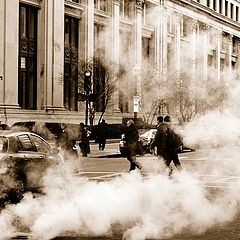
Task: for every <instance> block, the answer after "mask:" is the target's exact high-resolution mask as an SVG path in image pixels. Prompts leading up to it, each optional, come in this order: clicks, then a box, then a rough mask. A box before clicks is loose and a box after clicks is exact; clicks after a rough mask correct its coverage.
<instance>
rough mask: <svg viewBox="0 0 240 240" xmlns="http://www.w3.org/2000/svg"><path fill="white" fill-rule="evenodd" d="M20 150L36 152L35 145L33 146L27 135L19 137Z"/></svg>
mask: <svg viewBox="0 0 240 240" xmlns="http://www.w3.org/2000/svg"><path fill="white" fill-rule="evenodd" d="M18 150H19V151H36V149H35V147H34V145H33V144H32V142H31V140H30V138H29V136H28V135H27V134H22V135H19V136H18Z"/></svg>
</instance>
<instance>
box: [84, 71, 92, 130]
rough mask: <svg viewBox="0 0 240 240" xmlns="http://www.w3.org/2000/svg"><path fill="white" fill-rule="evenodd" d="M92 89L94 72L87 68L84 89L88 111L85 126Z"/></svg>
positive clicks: (86, 118)
mask: <svg viewBox="0 0 240 240" xmlns="http://www.w3.org/2000/svg"><path fill="white" fill-rule="evenodd" d="M91 89H92V72H91V71H90V70H86V71H85V72H84V91H85V92H86V112H85V126H87V124H88V106H89V99H88V98H89V93H90V91H91Z"/></svg>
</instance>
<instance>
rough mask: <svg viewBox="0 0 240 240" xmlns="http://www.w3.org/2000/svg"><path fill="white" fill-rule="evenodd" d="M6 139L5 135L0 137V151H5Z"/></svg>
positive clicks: (6, 147)
mask: <svg viewBox="0 0 240 240" xmlns="http://www.w3.org/2000/svg"><path fill="white" fill-rule="evenodd" d="M7 150H8V139H7V138H6V137H0V152H7Z"/></svg>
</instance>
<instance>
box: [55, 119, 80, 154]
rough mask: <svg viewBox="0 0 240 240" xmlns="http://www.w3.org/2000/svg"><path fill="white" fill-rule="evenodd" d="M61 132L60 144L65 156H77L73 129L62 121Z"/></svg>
mask: <svg viewBox="0 0 240 240" xmlns="http://www.w3.org/2000/svg"><path fill="white" fill-rule="evenodd" d="M61 130H62V131H61V133H60V136H59V140H58V145H59V146H60V147H61V148H62V150H63V151H64V158H68V157H71V158H76V157H77V151H76V149H75V143H76V139H75V137H74V134H73V131H72V130H71V129H70V127H68V126H67V125H66V124H65V123H61Z"/></svg>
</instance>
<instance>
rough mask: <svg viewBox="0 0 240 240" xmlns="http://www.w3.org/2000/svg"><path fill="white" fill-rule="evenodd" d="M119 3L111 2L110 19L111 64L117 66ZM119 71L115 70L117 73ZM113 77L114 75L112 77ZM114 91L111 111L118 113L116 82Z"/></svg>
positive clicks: (115, 0)
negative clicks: (111, 11)
mask: <svg viewBox="0 0 240 240" xmlns="http://www.w3.org/2000/svg"><path fill="white" fill-rule="evenodd" d="M119 16H120V1H119V0H114V1H113V18H112V39H113V41H112V42H113V45H112V51H113V56H112V58H113V62H114V65H115V64H116V66H119V57H120V56H119V47H120V46H119V44H120V42H119V39H120V34H119V25H120V24H119V23H120V20H119V19H120V17H119ZM118 70H119V69H116V71H118ZM114 77H115V75H114ZM116 84H117V86H116V89H117V90H116V91H115V92H114V96H113V101H114V102H113V111H114V112H119V111H120V110H119V84H118V81H116Z"/></svg>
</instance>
